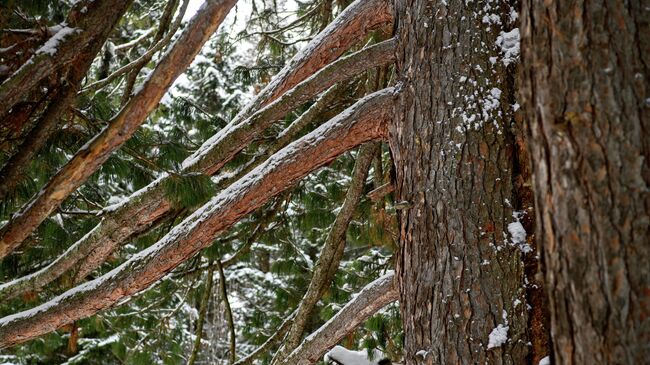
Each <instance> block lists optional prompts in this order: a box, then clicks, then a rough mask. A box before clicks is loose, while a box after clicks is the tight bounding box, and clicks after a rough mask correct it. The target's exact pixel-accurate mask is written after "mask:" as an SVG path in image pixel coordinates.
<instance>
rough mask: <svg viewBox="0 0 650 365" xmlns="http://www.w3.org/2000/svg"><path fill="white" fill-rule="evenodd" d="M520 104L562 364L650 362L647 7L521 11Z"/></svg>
mask: <svg viewBox="0 0 650 365" xmlns="http://www.w3.org/2000/svg"><path fill="white" fill-rule="evenodd" d="M521 18H522V27H521V29H522V57H523V67H524V69H523V72H522V74H521V81H522V83H521V84H522V88H521V96H520V100H521V101H522V102H523V103H524V111H525V113H526V119H525V120H526V122H527V125H528V127H529V134H530V137H531V138H530V141H529V149H530V154H531V157H532V161H533V185H534V191H535V202H536V206H537V232H538V235H537V237H538V240H539V243H540V249H541V253H542V255H543V260H544V261H543V263H544V266H545V276H544V277H545V279H546V283H547V287H548V308H549V310H550V314H551V335H552V343H553V350H554V351H553V357H554V359H553V362H554V363H555V364H594V365H598V364H647V363H648V361H649V359H650V345H649V344H650V265H649V263H650V236H649V234H648V232H650V189H649V186H650V158H649V157H650V98H649V95H650V88H649V85H650V84H649V83H648V80H650V16H649V8H648V2H647V1H638V0H632V1H626V2H617V1H604V0H597V1H575V0H566V1H554V2H540V1H531V0H525V1H523V9H522V13H521Z"/></svg>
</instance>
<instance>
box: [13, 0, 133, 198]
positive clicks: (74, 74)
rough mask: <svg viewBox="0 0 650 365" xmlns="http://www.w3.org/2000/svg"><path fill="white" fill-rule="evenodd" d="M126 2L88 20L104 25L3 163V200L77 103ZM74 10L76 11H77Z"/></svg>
mask: <svg viewBox="0 0 650 365" xmlns="http://www.w3.org/2000/svg"><path fill="white" fill-rule="evenodd" d="M81 3H83V2H81ZM126 5H128V4H126ZM126 5H124V6H123V7H122V8H118V9H114V10H113V11H111V12H109V13H107V14H101V22H102V23H101V24H95V23H94V22H96V21H98V20H94V21H89V22H87V23H91V24H94V26H98V27H100V26H101V28H99V29H93V31H94V32H95V33H96V34H95V35H94V36H93V39H92V40H90V41H89V43H88V44H87V45H85V46H84V47H82V48H81V49H79V48H78V49H77V51H76V52H77V54H75V55H74V59H73V60H72V61H71V64H70V67H68V72H67V75H66V77H65V81H63V82H61V83H60V85H59V87H58V88H57V89H56V91H55V92H54V96H52V97H51V100H50V103H49V105H48V107H47V108H46V110H45V112H44V113H43V114H42V115H41V117H40V118H39V120H38V121H37V122H36V123H35V126H34V127H33V128H32V130H31V131H30V132H29V133H28V134H27V136H25V138H24V140H23V142H22V143H21V144H20V146H19V147H18V149H17V151H16V152H15V153H14V154H13V155H12V156H11V157H10V158H9V160H8V161H7V162H6V163H5V164H4V166H2V169H1V170H0V200H4V199H5V198H6V196H7V194H9V193H10V192H11V191H13V190H14V189H15V187H16V186H17V185H18V184H19V183H20V181H21V180H23V173H24V171H25V169H26V168H27V166H28V165H29V163H30V162H31V161H32V160H33V158H34V157H35V156H36V154H37V153H38V152H39V151H40V150H41V148H43V146H44V145H45V144H46V142H47V141H48V139H49V138H50V137H51V136H52V134H53V133H54V132H55V131H56V130H57V127H58V126H59V120H60V118H61V115H62V114H63V113H64V112H65V111H66V110H67V109H68V107H69V106H70V104H72V103H73V102H74V100H75V96H76V94H77V90H78V89H79V86H80V85H81V81H82V80H83V78H84V77H85V76H86V73H87V72H88V69H89V68H90V66H91V65H92V62H93V59H94V58H95V55H96V54H97V53H98V52H99V50H100V49H101V47H102V44H104V42H105V41H106V39H107V38H108V36H109V35H110V33H111V31H112V29H113V27H114V26H115V24H116V23H117V22H118V21H119V20H120V18H121V17H122V15H123V13H125V12H126V8H127V6H126ZM71 13H73V14H74V10H73V11H71ZM88 16H89V17H93V16H94V17H97V16H98V15H97V14H96V13H90V14H88ZM86 31H89V30H86ZM66 39H67V38H66ZM1 87H2V86H0V88H1ZM0 116H1V113H0Z"/></svg>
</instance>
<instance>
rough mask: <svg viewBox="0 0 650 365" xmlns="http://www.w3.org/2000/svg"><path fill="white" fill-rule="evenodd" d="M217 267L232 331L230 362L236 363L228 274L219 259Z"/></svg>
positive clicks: (221, 291) (220, 287)
mask: <svg viewBox="0 0 650 365" xmlns="http://www.w3.org/2000/svg"><path fill="white" fill-rule="evenodd" d="M217 269H219V291H220V293H221V300H223V306H224V308H225V309H226V320H227V321H228V330H229V331H230V335H229V336H228V337H229V340H230V354H229V357H228V359H229V364H234V363H235V358H236V356H237V351H236V349H237V347H236V342H235V341H236V335H235V321H234V320H233V318H232V308H231V307H230V301H229V300H228V291H227V290H226V274H224V272H223V265H222V264H221V261H220V260H217Z"/></svg>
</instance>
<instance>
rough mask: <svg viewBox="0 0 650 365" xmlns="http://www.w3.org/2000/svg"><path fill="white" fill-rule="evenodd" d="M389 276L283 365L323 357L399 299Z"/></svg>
mask: <svg viewBox="0 0 650 365" xmlns="http://www.w3.org/2000/svg"><path fill="white" fill-rule="evenodd" d="M394 276H395V275H394V273H393V272H390V273H388V274H386V275H384V276H382V277H380V278H379V279H377V280H375V281H373V282H372V283H370V284H368V285H367V286H366V287H365V288H363V290H361V291H360V292H359V293H358V294H357V295H356V296H355V297H354V298H353V299H352V300H350V301H349V302H348V304H346V305H345V307H343V308H342V309H341V310H340V311H339V312H338V313H337V314H336V315H335V316H334V317H332V319H330V320H329V321H328V322H327V323H325V324H324V325H323V326H321V328H319V329H318V330H317V331H316V332H314V333H312V334H311V335H309V336H308V337H307V338H305V339H304V340H303V341H302V343H301V344H300V346H299V347H298V348H297V349H295V350H294V351H293V352H292V353H291V354H289V356H288V357H287V358H286V359H284V361H282V362H281V364H282V365H308V364H314V363H316V362H317V361H318V360H320V359H321V358H322V357H323V355H324V354H325V353H326V352H327V350H329V349H330V348H332V347H333V346H334V345H336V344H337V343H338V342H339V341H341V340H342V339H343V338H345V336H346V335H347V334H349V333H350V332H352V331H353V330H354V329H355V328H356V327H357V326H359V325H360V324H361V323H363V321H365V320H366V319H367V318H368V317H370V316H372V315H373V314H374V313H376V312H377V311H378V310H379V309H381V308H382V307H384V306H386V305H387V304H390V303H392V302H394V301H396V300H397V299H398V298H399V292H398V291H397V288H396V285H395V283H394V281H395V280H394V279H395V278H394Z"/></svg>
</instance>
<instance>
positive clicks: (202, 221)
mask: <svg viewBox="0 0 650 365" xmlns="http://www.w3.org/2000/svg"><path fill="white" fill-rule="evenodd" d="M394 97H395V90H394V89H393V88H387V89H384V90H381V91H378V92H376V93H373V94H371V95H368V96H366V97H364V98H363V99H361V100H359V101H358V102H357V103H356V104H354V105H353V106H351V107H350V108H348V109H346V110H345V111H344V112H342V113H341V114H339V115H338V116H336V117H335V118H333V119H332V120H330V121H329V122H327V123H325V124H323V125H322V126H320V127H319V128H317V129H316V130H314V131H312V132H311V133H309V134H307V135H305V136H304V137H302V138H300V139H299V140H297V141H294V142H293V143H291V144H290V145H288V146H287V147H285V148H283V149H282V150H280V151H278V152H277V153H276V154H274V155H273V156H271V157H270V158H269V159H268V160H267V161H265V162H264V163H262V164H261V165H260V166H258V167H257V168H255V169H254V170H253V171H251V172H250V173H248V174H247V175H246V176H244V177H243V178H241V179H240V180H238V181H237V182H236V183H234V184H232V185H231V186H229V187H228V188H226V189H225V190H223V191H222V192H221V193H220V194H218V195H217V196H215V197H214V198H213V199H212V200H210V201H209V202H208V203H206V204H205V205H204V206H203V207H201V208H200V209H199V210H197V211H195V212H194V213H193V214H191V215H190V216H189V217H187V218H186V219H185V220H183V222H181V223H180V224H178V225H177V226H175V227H174V228H173V229H172V230H171V231H170V232H169V233H168V234H167V235H165V236H164V237H163V238H162V239H161V240H160V241H158V242H157V243H156V244H154V245H152V246H150V247H149V248H147V249H145V250H143V251H141V252H139V253H138V254H136V255H134V256H133V257H131V259H129V260H128V261H126V262H125V263H123V264H122V265H120V266H118V267H117V268H115V269H113V270H112V271H110V272H108V273H107V274H105V275H103V276H101V277H98V278H97V279H95V280H92V281H89V282H87V283H85V284H82V285H80V286H77V287H75V288H73V289H71V290H69V291H67V292H65V293H63V294H62V295H60V296H58V297H56V298H54V299H52V300H51V301H49V302H46V303H44V304H42V305H40V306H38V307H35V308H33V309H31V310H28V311H24V312H20V313H16V314H14V315H11V316H7V317H4V318H2V319H0V348H4V347H8V346H12V345H15V344H18V343H21V342H25V341H27V340H30V339H33V338H35V337H38V336H40V335H43V334H46V333H48V332H51V331H54V330H56V329H57V328H59V327H61V326H63V325H65V324H68V323H71V322H73V321H76V320H79V319H81V318H85V317H88V316H91V315H93V314H95V313H97V312H99V311H101V310H103V309H106V308H109V307H111V306H115V305H118V304H119V303H121V302H123V301H124V300H126V299H128V298H129V297H130V296H132V295H133V294H136V293H138V292H140V291H142V290H144V289H146V288H148V287H150V286H151V285H153V284H155V283H156V282H157V281H158V280H160V279H161V278H162V277H164V276H165V274H167V273H169V272H170V271H171V270H173V269H174V268H175V267H177V266H178V265H180V264H181V263H183V262H184V261H186V260H188V259H189V258H191V257H193V256H194V255H195V254H196V253H197V252H198V251H199V250H201V249H203V248H205V247H207V246H209V245H210V244H212V243H213V242H214V239H215V237H216V236H217V235H219V234H220V233H221V232H223V231H225V230H226V229H228V228H229V227H231V226H232V225H233V224H235V223H236V222H237V221H239V220H240V219H241V218H243V217H244V216H245V215H247V214H248V213H250V212H252V211H254V210H255V209H257V208H259V207H260V206H262V205H263V204H264V203H265V202H266V201H268V199H270V198H272V197H273V196H275V195H277V194H279V193H281V192H282V191H284V190H286V189H287V188H289V187H291V186H292V185H293V184H295V183H296V182H297V181H299V180H300V179H302V178H303V177H304V176H306V175H307V174H309V173H310V172H312V171H314V170H315V169H317V168H319V167H321V166H323V165H325V164H327V163H329V162H331V161H332V160H334V159H335V158H336V157H338V156H339V155H340V154H342V153H344V152H346V151H349V150H350V149H352V148H354V147H356V146H358V145H360V144H362V143H365V142H368V141H371V140H376V139H380V138H385V136H386V124H387V122H388V121H389V120H390V119H391V117H392V112H393V111H392V109H393V101H394Z"/></svg>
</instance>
